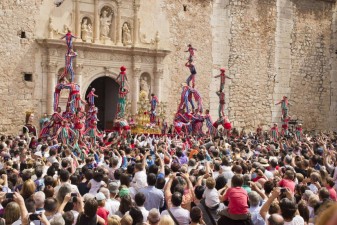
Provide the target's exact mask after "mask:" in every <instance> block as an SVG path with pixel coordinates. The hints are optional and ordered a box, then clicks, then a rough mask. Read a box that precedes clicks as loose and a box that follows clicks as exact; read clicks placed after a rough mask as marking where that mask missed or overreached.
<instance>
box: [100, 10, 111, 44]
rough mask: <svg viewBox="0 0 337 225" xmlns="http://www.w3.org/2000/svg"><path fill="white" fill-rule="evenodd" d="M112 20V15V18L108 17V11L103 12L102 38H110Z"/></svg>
mask: <svg viewBox="0 0 337 225" xmlns="http://www.w3.org/2000/svg"><path fill="white" fill-rule="evenodd" d="M111 18H112V13H111V15H110V16H108V11H106V10H103V11H102V15H101V19H100V21H101V25H100V31H101V38H108V36H109V32H110V25H111Z"/></svg>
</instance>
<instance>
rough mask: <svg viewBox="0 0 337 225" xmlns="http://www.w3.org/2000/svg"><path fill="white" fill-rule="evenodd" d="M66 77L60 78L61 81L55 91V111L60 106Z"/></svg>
mask: <svg viewBox="0 0 337 225" xmlns="http://www.w3.org/2000/svg"><path fill="white" fill-rule="evenodd" d="M63 82H64V79H61V80H60V83H58V84H57V85H56V86H55V91H54V104H53V108H54V112H56V111H57V109H58V106H59V100H60V93H61V90H62V89H64V83H63Z"/></svg>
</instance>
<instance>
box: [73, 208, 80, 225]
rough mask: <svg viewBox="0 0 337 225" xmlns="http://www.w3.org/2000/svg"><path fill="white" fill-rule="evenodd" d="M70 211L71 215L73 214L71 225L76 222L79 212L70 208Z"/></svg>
mask: <svg viewBox="0 0 337 225" xmlns="http://www.w3.org/2000/svg"><path fill="white" fill-rule="evenodd" d="M71 212H72V213H73V215H74V223H73V225H75V224H76V222H77V218H78V215H79V214H80V213H79V212H77V211H75V210H71Z"/></svg>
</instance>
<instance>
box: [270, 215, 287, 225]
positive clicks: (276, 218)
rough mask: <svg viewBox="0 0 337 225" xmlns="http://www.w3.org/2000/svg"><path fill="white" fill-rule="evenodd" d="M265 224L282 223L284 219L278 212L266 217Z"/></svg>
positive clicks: (281, 224)
mask: <svg viewBox="0 0 337 225" xmlns="http://www.w3.org/2000/svg"><path fill="white" fill-rule="evenodd" d="M267 225H284V219H283V217H282V216H281V215H279V214H276V213H274V214H271V215H270V217H269V218H268V224H267Z"/></svg>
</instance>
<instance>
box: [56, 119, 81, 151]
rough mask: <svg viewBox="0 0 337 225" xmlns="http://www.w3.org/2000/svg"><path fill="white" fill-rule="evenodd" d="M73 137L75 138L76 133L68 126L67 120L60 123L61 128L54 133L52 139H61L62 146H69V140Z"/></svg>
mask: <svg viewBox="0 0 337 225" xmlns="http://www.w3.org/2000/svg"><path fill="white" fill-rule="evenodd" d="M71 137H73V138H75V137H76V133H75V131H73V130H72V129H71V128H70V127H69V125H68V121H67V120H63V121H62V126H61V127H60V128H59V129H58V131H57V132H56V134H55V136H54V138H55V139H58V138H60V139H61V142H62V144H63V145H68V144H69V139H70V138H71Z"/></svg>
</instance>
